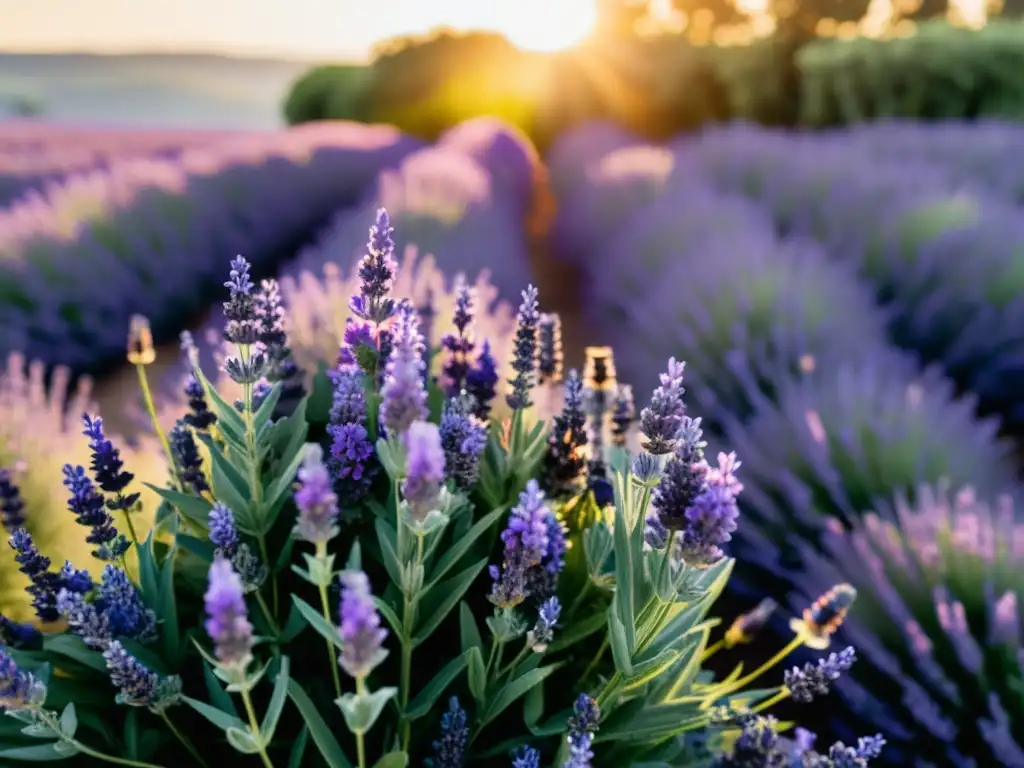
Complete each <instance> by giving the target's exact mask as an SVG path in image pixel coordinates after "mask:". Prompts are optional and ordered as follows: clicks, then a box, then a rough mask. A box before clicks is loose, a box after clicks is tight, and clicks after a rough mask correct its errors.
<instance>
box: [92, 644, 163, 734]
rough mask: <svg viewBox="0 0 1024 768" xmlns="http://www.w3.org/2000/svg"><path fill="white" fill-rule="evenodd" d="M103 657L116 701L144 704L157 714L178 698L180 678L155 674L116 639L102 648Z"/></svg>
mask: <svg viewBox="0 0 1024 768" xmlns="http://www.w3.org/2000/svg"><path fill="white" fill-rule="evenodd" d="M103 660H104V661H105V662H106V664H107V669H108V670H109V671H110V682H111V683H113V685H114V687H115V688H117V689H118V690H117V699H116V700H117V703H118V704H124V705H127V706H129V707H146V708H147V709H149V711H150V712H153V713H154V714H157V715H159V714H161V713H162V712H164V711H165V710H166V709H167V708H168V707H172V706H174V705H175V704H178V703H179V702H180V701H181V691H182V681H181V678H180V677H178V676H177V675H171V676H170V677H164V676H162V675H158V674H157V673H156V672H154V671H152V670H151V669H149V668H148V667H146V665H144V664H143V663H142V662H140V661H139V660H138V659H136V658H135V657H134V656H132V655H131V654H130V653H128V651H127V650H125V647H124V646H123V645H121V643H120V642H118V641H117V640H112V641H111V642H110V645H108V646H107V648H106V650H105V651H103Z"/></svg>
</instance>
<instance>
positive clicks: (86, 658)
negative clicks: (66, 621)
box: [43, 635, 108, 675]
mask: <svg viewBox="0 0 1024 768" xmlns="http://www.w3.org/2000/svg"><path fill="white" fill-rule="evenodd" d="M43 650H44V651H48V652H50V653H54V654H57V655H58V656H65V657H67V658H69V659H72V660H74V661H77V662H78V663H79V664H82V665H84V666H86V667H89V668H90V669H94V670H96V671H98V672H102V673H103V674H104V675H106V674H108V673H107V663H106V662H105V661H104V660H103V654H101V653H100V652H99V651H94V650H92V649H91V648H89V647H88V646H86V644H85V643H84V642H83V641H82V638H80V637H78V636H76V635H45V636H44V637H43Z"/></svg>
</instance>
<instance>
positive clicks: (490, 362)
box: [466, 341, 498, 421]
mask: <svg viewBox="0 0 1024 768" xmlns="http://www.w3.org/2000/svg"><path fill="white" fill-rule="evenodd" d="M497 386H498V362H497V361H496V360H495V359H494V356H493V355H492V354H491V345H490V343H489V342H487V341H485V342H484V343H483V346H482V347H481V348H480V356H479V357H478V358H477V360H476V365H475V366H473V368H471V369H470V370H469V371H468V372H467V373H466V393H467V394H468V395H470V396H471V397H472V398H473V402H474V404H475V405H474V406H473V415H475V416H476V417H477V418H478V419H480V420H481V421H487V420H488V419H489V418H490V416H491V401H492V400H494V398H495V397H496V396H497Z"/></svg>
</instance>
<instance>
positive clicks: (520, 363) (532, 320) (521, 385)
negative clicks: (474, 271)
mask: <svg viewBox="0 0 1024 768" xmlns="http://www.w3.org/2000/svg"><path fill="white" fill-rule="evenodd" d="M538 322H540V314H539V313H538V312H537V289H536V288H535V287H534V286H532V285H528V286H527V287H526V290H524V291H523V302H522V304H520V305H519V317H518V325H517V327H516V341H515V353H514V355H513V357H512V370H514V371H515V372H516V375H515V378H513V379H510V380H509V382H508V383H509V385H510V386H511V387H512V391H511V392H510V393H509V394H508V395H507V396H506V398H505V399H506V401H507V402H508V406H509V408H512V409H513V410H519V409H522V408H528V407H530V392H531V390H532V389H533V386H534V383H535V382H534V372H535V370H536V367H537V323H538Z"/></svg>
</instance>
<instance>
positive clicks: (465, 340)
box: [441, 275, 475, 397]
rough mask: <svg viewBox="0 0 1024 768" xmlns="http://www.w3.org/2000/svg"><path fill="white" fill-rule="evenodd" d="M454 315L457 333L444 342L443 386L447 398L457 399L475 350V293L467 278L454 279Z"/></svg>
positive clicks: (444, 339)
mask: <svg viewBox="0 0 1024 768" xmlns="http://www.w3.org/2000/svg"><path fill="white" fill-rule="evenodd" d="M455 281H456V282H455V312H454V313H453V315H452V324H453V325H454V326H455V331H456V332H455V333H446V334H445V335H444V336H443V337H442V338H441V349H443V350H444V351H445V352H446V353H447V354H446V357H445V363H444V367H443V368H442V369H441V385H442V387H443V388H444V394H445V396H446V397H456V396H458V394H459V392H461V391H462V388H463V387H464V386H465V384H466V374H468V373H469V369H470V359H469V356H470V354H471V353H472V352H473V349H474V347H475V344H474V341H473V333H472V330H471V328H470V326H471V325H472V323H473V299H474V296H473V289H472V288H471V287H470V286H469V284H468V283H467V282H466V278H465V275H459V276H458V277H456V279H455Z"/></svg>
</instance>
